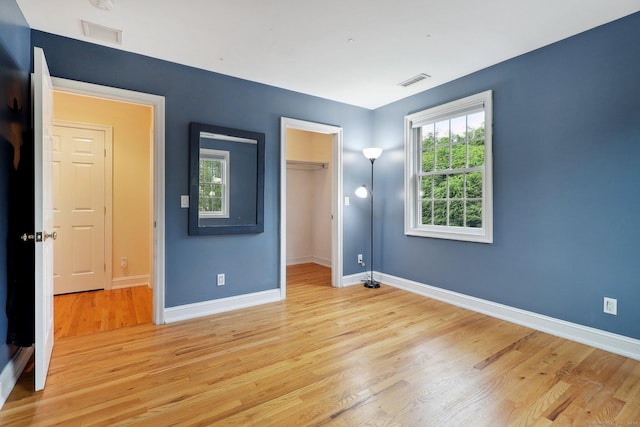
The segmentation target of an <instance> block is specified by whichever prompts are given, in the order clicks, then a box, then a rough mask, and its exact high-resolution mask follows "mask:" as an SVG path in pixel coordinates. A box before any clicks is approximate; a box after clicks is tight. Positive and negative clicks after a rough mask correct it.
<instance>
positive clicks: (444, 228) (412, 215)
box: [404, 90, 493, 243]
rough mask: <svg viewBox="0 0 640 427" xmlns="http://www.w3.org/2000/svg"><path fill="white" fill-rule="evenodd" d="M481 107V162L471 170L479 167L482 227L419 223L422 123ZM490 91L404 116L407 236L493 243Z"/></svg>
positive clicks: (448, 117)
mask: <svg viewBox="0 0 640 427" xmlns="http://www.w3.org/2000/svg"><path fill="white" fill-rule="evenodd" d="M479 107H480V108H482V107H484V108H483V109H484V115H485V116H484V118H485V141H484V150H485V152H484V158H485V160H484V166H481V167H476V168H473V169H472V170H471V168H467V169H470V171H477V170H480V171H482V177H483V179H482V228H472V227H455V226H449V225H423V224H421V222H422V220H421V212H422V209H421V197H420V191H421V188H420V179H419V178H420V174H421V172H422V159H421V155H420V153H421V146H422V140H421V138H417V136H418V135H419V133H420V129H421V127H422V126H425V125H427V124H430V123H434V122H437V121H441V120H444V119H451V118H455V117H459V116H460V115H464V114H466V113H468V112H469V111H472V110H474V109H477V108H479ZM492 110H493V108H492V91H491V90H488V91H485V92H482V93H478V94H476V95H471V96H468V97H466V98H462V99H459V100H456V101H452V102H449V103H446V104H442V105H439V106H436V107H433V108H428V109H426V110H423V111H419V112H417V113H413V114H410V115H407V116H406V117H405V182H404V187H405V207H404V211H405V221H404V224H405V230H404V232H405V234H406V235H408V236H419V237H432V238H438V239H450V240H462V241H469V242H480V243H493V159H492V124H493V111H492Z"/></svg>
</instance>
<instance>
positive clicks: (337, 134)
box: [280, 117, 343, 299]
mask: <svg viewBox="0 0 640 427" xmlns="http://www.w3.org/2000/svg"><path fill="white" fill-rule="evenodd" d="M287 129H297V130H303V131H307V132H315V133H322V134H326V135H332V137H333V144H332V147H331V148H332V149H331V153H332V159H331V161H332V165H331V170H332V177H331V186H332V189H331V196H332V197H331V216H332V221H331V286H333V287H336V288H341V287H342V286H343V285H342V211H343V207H342V128H341V127H338V126H331V125H324V124H321V123H314V122H307V121H304V120H297V119H290V118H287V117H282V118H281V119H280V298H281V299H285V298H286V295H287Z"/></svg>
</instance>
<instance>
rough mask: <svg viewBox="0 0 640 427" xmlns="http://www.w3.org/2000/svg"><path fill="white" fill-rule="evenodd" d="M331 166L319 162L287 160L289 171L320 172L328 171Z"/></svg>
mask: <svg viewBox="0 0 640 427" xmlns="http://www.w3.org/2000/svg"><path fill="white" fill-rule="evenodd" d="M328 166H329V165H328V164H327V163H319V162H305V161H301V160H287V169H297V170H309V171H311V170H319V169H326V168H327V167H328Z"/></svg>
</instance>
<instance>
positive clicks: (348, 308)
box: [0, 265, 640, 427]
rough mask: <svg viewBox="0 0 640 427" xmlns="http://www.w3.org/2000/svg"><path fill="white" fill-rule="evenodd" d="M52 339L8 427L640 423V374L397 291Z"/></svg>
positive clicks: (313, 289)
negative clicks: (47, 361) (41, 372)
mask: <svg viewBox="0 0 640 427" xmlns="http://www.w3.org/2000/svg"><path fill="white" fill-rule="evenodd" d="M288 275H289V276H288V277H289V281H288V288H287V300H286V301H283V302H278V303H273V304H267V305H263V306H260V307H254V308H248V309H243V310H237V311H234V312H229V313H223V314H218V315H214V316H209V317H206V318H201V319H195V320H189V321H185V322H180V323H174V324H170V325H164V326H153V325H140V326H134V327H130V328H123V329H117V330H113V331H107V332H102V333H98V334H93V335H86V336H79V337H71V338H63V339H60V340H58V341H57V342H56V345H55V349H54V353H53V359H52V362H51V369H50V374H49V378H48V381H47V386H46V389H45V390H44V391H43V392H38V393H34V392H33V385H32V384H33V377H32V373H31V371H30V370H29V371H27V372H25V374H24V375H23V376H22V378H21V379H20V382H19V383H18V385H17V386H16V388H15V389H14V391H13V393H12V394H11V396H10V397H9V399H8V401H7V402H6V404H5V406H4V408H3V409H2V411H1V412H0V425H2V426H7V425H63V426H79V425H136V426H138V425H143V426H147V425H148V426H168V425H229V426H243V425H256V426H306V425H337V426H357V425H375V426H378V425H380V426H382V425H385V426H386V425H388V426H465V425H468V426H491V427H495V426H511V425H514V426H516V425H536V426H551V425H553V426H565V425H577V426H623V425H624V426H629V425H640V362H638V361H634V360H630V359H628V358H625V357H621V356H617V355H613V354H611V353H607V352H604V351H601V350H596V349H594V348H590V347H587V346H585V345H581V344H577V343H574V342H571V341H567V340H564V339H561V338H556V337H553V336H550V335H548V334H544V333H541V332H536V331H533V330H531V329H528V328H525V327H522V326H517V325H514V324H510V323H507V322H504V321H501V320H498V319H494V318H490V317H487V316H484V315H481V314H477V313H473V312H470V311H467V310H463V309H460V308H457V307H453V306H450V305H447V304H444V303H441V302H438V301H434V300H430V299H427V298H424V297H421V296H418V295H414V294H411V293H407V292H404V291H401V290H398V289H394V288H392V287H388V286H384V285H383V286H382V288H380V289H366V288H364V287H362V286H352V287H349V288H345V289H334V288H332V287H330V286H329V282H330V277H329V272H328V269H324V268H321V267H317V266H313V265H303V266H297V267H294V268H291V269H289V270H288Z"/></svg>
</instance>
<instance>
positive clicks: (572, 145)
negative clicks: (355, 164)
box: [374, 14, 640, 338]
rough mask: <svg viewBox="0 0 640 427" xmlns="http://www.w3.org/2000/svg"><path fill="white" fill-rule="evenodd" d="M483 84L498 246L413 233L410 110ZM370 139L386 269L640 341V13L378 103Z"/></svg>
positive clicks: (382, 260)
mask: <svg viewBox="0 0 640 427" xmlns="http://www.w3.org/2000/svg"><path fill="white" fill-rule="evenodd" d="M487 89H492V90H493V96H494V98H493V102H494V112H493V115H494V127H493V131H494V133H493V154H494V169H493V177H494V210H493V211H494V228H495V231H494V243H493V244H481V243H464V242H457V241H447V240H438V239H430V238H419V237H407V236H405V235H404V234H403V233H404V228H403V224H404V217H403V215H404V209H403V199H404V197H403V188H404V183H403V173H404V172H403V171H404V166H403V154H402V153H403V144H404V143H403V117H404V116H405V115H406V114H409V113H412V112H415V111H419V110H422V109H424V108H427V107H430V106H434V105H438V104H441V103H445V102H448V101H451V100H454V99H458V98H461V97H464V96H467V95H471V94H474V93H478V92H482V91H484V90H487ZM374 138H375V141H376V143H377V144H378V145H381V146H383V147H385V148H386V152H385V154H383V156H382V157H381V158H380V159H379V160H378V161H377V162H376V168H377V174H378V176H384V177H385V178H384V180H379V181H378V182H379V183H380V186H379V187H378V188H381V191H383V196H382V197H383V199H384V200H383V201H382V202H381V203H380V204H379V212H378V214H379V216H381V217H383V218H384V219H383V220H382V221H380V223H378V224H377V226H378V229H379V233H380V236H381V238H380V244H379V246H380V247H381V251H380V252H379V253H378V254H379V261H378V264H377V265H379V266H380V267H381V270H382V271H384V272H385V273H388V274H392V275H395V276H400V277H403V278H407V279H411V280H415V281H418V282H421V283H426V284H430V285H433V286H437V287H441V288H445V289H449V290H452V291H456V292H461V293H463V294H467V295H472V296H476V297H479V298H484V299H487V300H490V301H495V302H498V303H502V304H506V305H509V306H513V307H517V308H521V309H525V310H530V311H533V312H536V313H541V314H544V315H548V316H552V317H555V318H559V319H564V320H567V321H571V322H576V323H579V324H582V325H587V326H591V327H595V328H599V329H603V330H606V331H611V332H614V333H619V334H622V335H626V336H629V337H634V338H640V310H638V308H637V303H638V302H639V301H640V278H639V275H638V270H637V265H638V261H637V260H638V256H637V253H638V250H637V245H638V241H640V227H639V226H638V223H639V222H640V197H639V194H640V190H639V187H640V178H639V175H638V170H639V168H638V165H639V164H640V163H639V162H640V160H639V159H640V14H635V15H631V16H629V17H626V18H624V19H621V20H619V21H616V22H613V23H611V24H608V25H605V26H602V27H599V28H596V29H594V30H591V31H588V32H585V33H582V34H580V35H577V36H574V37H572V38H569V39H566V40H564V41H561V42H558V43H556V44H553V45H550V46H548V47H545V48H542V49H539V50H536V51H533V52H531V53H529V54H526V55H523V56H520V57H517V58H515V59H512V60H509V61H506V62H504V63H501V64H498V65H496V66H493V67H490V68H487V69H484V70H482V71H479V72H477V73H474V74H472V75H469V76H466V77H463V78H461V79H458V80H456V81H453V82H451V83H448V84H445V85H442V86H439V87H437V88H434V89H432V90H429V91H426V92H423V93H421V94H418V95H415V96H412V97H410V98H407V99H404V100H401V101H398V102H396V103H393V104H390V105H388V106H385V107H383V108H380V109H378V110H376V111H375V112H374ZM377 200H380V197H378V199H377ZM604 296H609V297H613V298H617V299H618V316H611V315H607V314H604V313H603V312H602V304H603V297H604Z"/></svg>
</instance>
